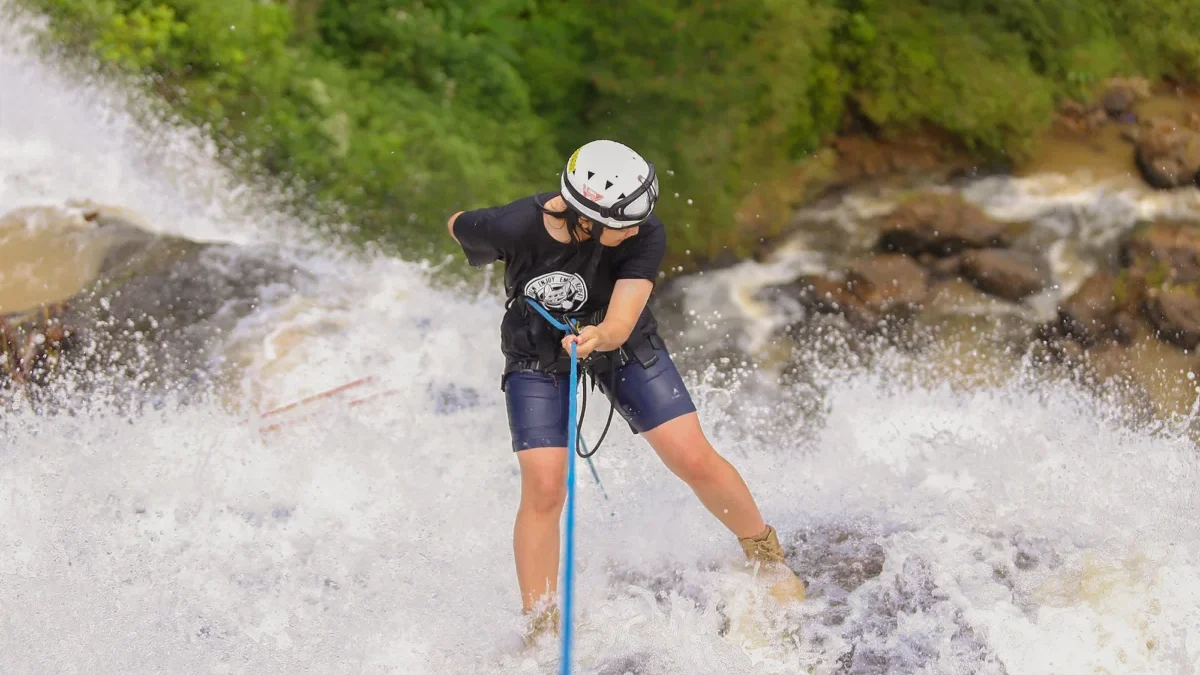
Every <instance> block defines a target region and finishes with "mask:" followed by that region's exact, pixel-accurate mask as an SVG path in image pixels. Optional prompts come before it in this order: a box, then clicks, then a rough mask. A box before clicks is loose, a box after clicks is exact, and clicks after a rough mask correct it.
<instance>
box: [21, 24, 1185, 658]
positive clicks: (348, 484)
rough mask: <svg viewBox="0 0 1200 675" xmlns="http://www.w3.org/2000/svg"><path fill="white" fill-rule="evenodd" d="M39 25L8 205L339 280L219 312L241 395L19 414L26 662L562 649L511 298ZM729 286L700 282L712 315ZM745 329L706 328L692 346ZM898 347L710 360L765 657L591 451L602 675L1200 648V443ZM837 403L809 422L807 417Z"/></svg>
mask: <svg viewBox="0 0 1200 675" xmlns="http://www.w3.org/2000/svg"><path fill="white" fill-rule="evenodd" d="M32 30H33V27H32V26H31V25H30V24H28V23H20V22H18V23H15V24H11V25H8V26H6V27H3V28H0V45H4V46H3V47H0V211H7V210H9V209H12V208H15V207H19V206H32V205H50V206H55V205H61V204H65V203H66V202H67V201H68V200H71V199H74V198H88V199H93V200H96V201H99V202H104V203H111V204H116V205H119V206H122V207H125V208H129V209H131V210H133V211H136V212H137V213H139V214H141V215H142V216H143V217H145V219H146V220H147V221H148V222H150V223H152V224H154V226H155V227H158V228H161V230H162V231H164V232H169V233H172V234H177V235H181V236H186V237H189V238H192V239H196V240H207V241H214V240H215V241H225V242H233V243H237V244H242V245H246V246H251V245H253V246H271V247H278V248H280V249H282V250H287V251H288V255H289V256H290V257H291V258H293V259H295V260H296V261H297V263H298V264H300V265H302V266H304V268H305V269H306V270H307V271H308V272H310V273H311V274H312V275H313V276H314V278H315V279H316V280H317V281H316V282H315V283H314V284H313V285H311V286H310V287H306V288H303V289H300V288H298V289H294V291H293V292H291V293H288V294H283V295H282V296H280V297H276V298H274V299H272V300H271V301H270V302H269V303H265V304H264V305H263V306H262V307H260V309H259V310H258V311H257V312H255V313H254V314H252V315H251V316H249V317H247V318H245V319H243V320H242V321H240V322H239V323H238V325H237V327H236V330H234V331H232V333H230V334H228V335H227V336H226V338H225V339H224V341H223V342H222V343H221V344H220V345H219V349H220V350H221V351H222V352H223V353H224V354H226V355H227V356H228V357H229V358H230V360H231V361H232V362H234V363H236V364H238V365H239V367H240V370H239V373H240V375H239V378H238V379H237V381H236V383H235V385H236V386H234V387H232V389H231V390H230V391H228V392H225V394H224V397H223V398H224V400H223V401H220V400H216V399H214V400H210V401H205V402H196V403H192V404H189V405H186V406H164V407H162V408H160V409H157V410H146V411H143V412H140V413H138V414H137V415H136V416H135V417H132V418H130V417H129V416H128V415H127V414H118V413H116V412H113V411H106V409H105V406H104V405H103V402H90V405H89V406H88V408H87V410H86V411H84V410H83V409H82V406H81V409H80V410H79V411H77V412H76V414H73V415H56V416H37V415H33V414H31V413H27V412H21V411H15V412H13V413H11V414H9V415H8V416H6V417H4V418H3V422H2V423H0V441H2V442H3V446H2V448H0V654H2V655H3V663H4V672H6V673H46V672H88V673H92V672H95V673H101V672H103V673H117V672H120V673H143V672H144V673H149V672H172V673H242V672H252V673H262V674H270V673H280V674H283V673H288V674H290V673H301V672H303V673H320V674H329V673H388V674H391V673H396V674H399V673H405V674H410V673H411V674H421V673H541V672H547V671H549V670H552V668H553V664H554V662H555V660H556V647H555V646H553V645H550V644H547V645H543V646H541V647H540V648H538V649H537V650H534V651H533V652H530V653H521V652H520V651H519V650H518V649H517V648H516V642H517V638H516V635H517V630H518V627H519V618H520V617H519V612H518V611H517V607H518V606H519V597H518V592H517V588H516V583H515V575H514V571H513V564H512V556H511V531H512V518H513V515H514V513H515V507H516V503H517V498H518V495H519V475H518V473H517V465H516V462H515V461H514V459H513V457H512V453H511V451H510V449H509V440H508V431H507V422H506V418H505V414H504V405H503V400H502V398H501V394H500V392H499V387H498V384H499V380H498V373H499V371H500V366H501V358H500V355H499V352H498V348H497V344H496V329H495V327H496V325H497V323H498V321H499V318H500V315H501V312H502V307H501V303H500V301H499V299H498V298H496V297H495V295H494V294H493V293H491V292H480V291H479V289H478V288H474V289H472V288H466V287H457V288H449V289H448V288H444V287H441V286H438V285H435V284H433V283H431V282H430V281H429V276H430V275H429V270H428V266H427V265H423V264H419V263H413V262H406V261H402V260H397V259H393V258H388V257H383V256H358V255H350V254H348V253H340V252H337V251H330V250H329V248H328V247H322V248H320V249H318V248H317V247H315V246H308V245H307V244H306V242H308V241H309V239H308V235H307V234H305V229H304V228H305V224H304V223H293V222H291V221H289V220H288V219H286V218H284V217H283V216H280V215H278V214H274V213H272V212H266V213H263V212H257V211H254V210H252V209H249V208H248V207H247V206H246V204H247V203H248V202H253V201H254V196H255V194H256V192H255V190H256V188H253V187H250V186H245V185H239V184H237V183H236V181H234V180H233V179H232V178H230V177H229V176H228V175H227V174H226V173H225V172H223V171H221V170H220V169H219V168H217V166H216V165H215V163H214V162H213V161H212V159H211V158H212V155H211V152H210V150H208V149H207V148H206V147H205V145H204V144H203V143H201V142H199V141H197V140H196V136H195V135H194V134H190V133H188V132H186V131H178V130H175V129H171V128H166V127H162V128H155V127H145V126H142V127H139V126H137V125H136V124H134V123H133V121H132V119H133V118H132V117H130V116H129V115H128V114H127V113H125V112H123V111H122V108H121V106H120V105H118V104H117V101H118V100H119V97H118V96H116V95H114V94H113V93H112V91H111V90H106V89H105V88H103V87H101V86H98V85H81V84H78V83H72V82H69V81H67V80H66V79H63V78H60V76H59V75H57V74H56V71H55V70H54V69H53V68H51V67H49V66H47V65H46V64H43V63H41V62H39V61H38V60H37V59H35V58H34V57H33V56H31V55H30V54H31V52H30V50H29V49H28V47H27V45H25V44H24V43H23V42H22V35H23V34H26V33H28V32H30V31H32ZM1029 180H1030V179H1026V183H1024V185H1028V184H1029V183H1028V181H1029ZM1004 185H1005V186H1006V189H1007V186H1010V184H1008V183H1005V184H1004ZM1016 191H1017V189H1016V188H1014V189H1013V190H1012V191H1010V192H1008V193H1006V194H1015V192H1016ZM1013 199H1014V200H1016V203H1017V204H1019V203H1020V198H1019V197H1014V198H1013ZM706 288H708V289H709V291H710V292H711V291H712V287H706ZM715 296H719V293H716V294H715V295H713V294H712V293H710V295H709V296H704V297H693V296H689V295H688V294H684V296H683V299H682V301H681V302H682V304H683V305H684V306H683V308H682V309H683V310H684V311H683V316H688V314H687V310H688V302H689V300H690V299H694V300H695V301H696V302H697V303H700V301H701V300H704V302H716V301H715V300H713V297H715ZM698 306H705V305H704V304H703V303H701V304H699V305H698ZM721 306H722V307H723V308H724V310H725V312H726V315H727V316H726V319H727V320H730V321H734V320H736V319H737V318H738V316H739V315H738V313H737V311H736V306H737V303H736V302H727V303H726V304H723V305H721ZM727 328H728V325H727V324H725V323H722V324H711V325H708V326H707V327H706V326H705V325H704V319H696V323H694V324H690V325H689V328H688V332H687V334H686V335H685V336H682V337H681V336H676V337H675V338H674V341H675V342H677V345H676V346H678V347H680V348H681V350H682V348H685V347H689V346H693V345H697V344H700V343H702V342H703V341H704V339H705V334H706V331H708V333H710V334H711V333H713V332H714V331H715V332H720V331H723V330H726V329H727ZM668 337H671V336H668ZM709 337H711V335H709ZM904 358H905V357H902V356H891V357H887V358H884V359H883V360H882V361H881V363H882V364H883V365H882V367H876V368H871V369H866V368H859V369H848V370H841V369H836V368H833V367H823V366H821V364H819V363H817V364H815V365H814V366H813V369H814V373H813V375H814V377H815V378H816V379H818V380H820V381H821V382H822V386H821V387H820V389H819V392H820V393H819V394H818V393H816V391H817V390H813V391H811V392H810V391H808V390H802V391H797V390H788V389H786V388H785V389H781V388H779V387H778V386H777V385H775V383H774V381H773V379H772V376H771V375H769V374H767V373H766V372H765V371H761V370H758V369H756V368H755V367H754V365H753V364H747V365H746V366H740V365H738V364H737V363H734V364H733V365H731V366H730V367H728V368H725V369H724V370H722V371H721V372H719V373H718V372H717V371H718V370H719V369H717V368H715V367H713V366H710V365H708V364H706V363H705V362H704V359H702V358H699V357H698V356H693V357H688V356H683V357H681V361H682V362H685V363H687V364H688V365H691V366H694V368H689V370H688V372H687V376H688V378H689V383H690V385H691V386H692V388H693V394H694V396H695V397H696V399H697V402H698V404H699V407H700V408H701V412H702V415H703V419H704V421H705V425H706V427H708V428H709V429H710V430H712V431H713V436H714V440H715V442H716V444H717V445H718V447H719V448H720V449H721V450H722V451H723V452H724V453H725V454H726V455H727V456H728V457H729V458H730V459H731V461H733V462H734V463H735V464H736V465H737V466H738V468H739V469H740V470H741V471H742V472H743V474H744V475H745V477H746V479H747V481H748V482H749V484H750V486H751V488H752V490H753V491H754V493H755V495H756V497H757V499H758V500H759V502H760V505H761V507H762V508H763V510H764V512H765V514H766V515H767V517H768V520H770V521H771V522H773V523H775V524H776V525H777V527H778V528H779V529H780V531H781V533H782V534H783V537H784V539H785V543H786V544H787V546H788V548H789V550H790V551H791V553H792V557H791V562H792V565H793V567H794V568H796V569H797V570H799V571H800V573H801V574H802V575H803V576H804V578H805V579H806V580H807V582H808V583H809V590H810V597H811V600H810V601H809V602H808V603H807V604H806V606H805V607H804V608H803V609H802V610H801V611H800V612H799V615H798V616H795V617H792V618H793V620H794V622H795V625H794V626H792V627H791V629H790V630H786V631H780V633H779V636H778V638H777V639H775V640H773V644H772V645H771V646H770V647H769V648H767V649H765V650H761V651H757V652H754V651H752V652H747V651H745V650H743V649H742V648H741V647H740V646H739V644H738V643H737V641H736V640H734V639H732V638H731V637H730V636H727V635H725V634H724V633H725V628H726V625H727V623H728V611H727V609H728V605H729V603H730V602H731V600H732V597H733V596H732V595H730V593H729V587H730V586H729V584H730V581H729V575H728V574H727V573H726V572H725V570H727V569H728V568H729V567H731V566H732V565H733V563H734V562H735V561H736V560H737V556H738V555H739V551H738V549H737V546H736V544H735V542H734V541H733V539H732V537H731V536H730V535H729V534H728V533H726V532H724V531H723V530H722V529H721V528H720V526H719V524H718V523H717V522H716V521H715V519H713V518H712V517H711V516H709V515H708V514H707V513H706V512H704V511H703V509H702V508H701V507H700V505H699V504H698V502H697V501H696V499H695V498H694V496H693V495H692V494H691V493H690V491H689V490H688V489H687V488H686V486H684V485H683V484H682V483H680V482H679V481H678V480H676V479H674V478H673V477H672V476H671V475H670V474H669V473H668V471H667V470H666V469H664V468H663V467H662V466H661V464H660V463H658V461H657V460H656V458H655V457H654V454H653V452H652V451H650V450H649V449H648V448H647V447H646V446H645V445H644V444H643V442H642V441H641V440H640V439H637V438H636V437H634V436H632V435H631V434H630V433H629V432H628V429H626V428H624V427H622V426H621V425H614V428H613V431H611V432H610V436H609V440H607V441H606V443H605V447H604V449H603V451H602V452H601V453H600V454H599V455H598V458H597V459H598V465H599V469H600V471H601V472H602V476H603V478H604V481H605V488H606V490H607V492H608V494H609V495H610V497H611V498H612V501H605V500H604V498H603V497H602V496H601V495H600V492H599V490H598V489H597V488H596V487H595V486H594V485H592V484H591V483H589V482H588V481H587V479H586V474H584V475H583V477H582V480H581V483H580V487H579V489H580V494H579V499H580V502H579V523H578V524H579V527H580V531H579V535H578V546H579V549H578V555H579V563H580V569H579V573H578V583H579V589H578V592H579V596H578V603H579V607H580V615H579V617H578V621H579V630H578V633H577V634H578V650H577V651H578V654H579V663H578V664H577V672H581V673H596V674H601V673H602V674H605V675H620V674H621V673H644V674H647V675H649V674H657V673H713V674H716V673H722V674H725V673H758V672H761V673H796V672H815V673H864V674H866V673H914V672H923V673H1010V674H1018V673H1019V674H1025V673H1096V672H1111V673H1198V672H1200V610H1198V609H1197V608H1198V607H1200V569H1198V568H1197V566H1196V564H1195V562H1194V561H1195V559H1196V556H1197V554H1200V524H1198V523H1200V518H1198V517H1197V516H1200V502H1198V500H1200V498H1198V497H1197V494H1198V491H1197V481H1198V479H1200V467H1198V466H1197V461H1196V450H1195V447H1194V446H1193V445H1192V444H1191V443H1190V442H1189V441H1187V440H1186V438H1185V437H1184V436H1183V435H1182V434H1178V433H1176V432H1175V431H1174V430H1173V429H1174V427H1171V426H1169V425H1163V426H1162V427H1160V428H1146V427H1133V426H1131V425H1130V424H1129V423H1127V422H1125V421H1123V419H1124V418H1123V416H1122V414H1121V410H1120V409H1119V408H1118V407H1116V405H1115V404H1113V403H1110V402H1107V401H1104V400H1096V399H1095V398H1093V397H1091V396H1089V395H1087V394H1085V393H1083V392H1081V391H1078V390H1076V389H1074V388H1072V387H1070V386H1068V385H1065V384H1047V383H1044V382H1042V383H1038V382H1034V381H1024V380H1020V379H1018V380H1016V381H1012V382H1009V383H1007V384H1003V385H1000V386H994V387H988V388H983V389H978V390H974V391H967V392H964V391H962V390H960V389H953V388H951V387H949V386H930V385H920V384H914V383H913V382H910V381H906V380H904V379H903V378H897V377H891V376H889V375H888V374H887V373H888V372H889V366H895V365H897V363H898V362H900V361H903V360H904ZM910 365H911V364H910ZM366 375H372V376H374V377H375V381H374V383H373V384H371V385H370V387H373V389H372V390H371V391H373V392H374V393H378V394H386V395H380V396H379V397H377V398H367V396H365V395H360V394H357V393H348V394H347V395H346V396H343V397H340V398H331V399H328V400H322V401H319V402H315V403H313V404H310V405H309V406H308V407H307V408H306V409H305V414H307V415H310V416H311V417H310V418H309V419H298V418H293V419H291V420H290V421H289V423H286V424H283V425H281V426H280V427H279V428H278V429H276V430H272V431H271V432H269V433H263V432H261V431H260V428H261V426H262V425H261V424H260V423H259V422H258V420H256V419H255V416H254V414H253V412H254V411H255V410H266V409H268V408H272V407H274V406H277V405H281V404H284V403H287V402H289V401H294V400H297V399H300V398H302V397H304V396H308V395H312V394H315V393H318V392H322V391H325V390H327V389H329V388H331V387H334V386H337V385H340V384H342V383H344V382H347V381H350V380H354V379H357V378H360V377H363V376H366ZM751 382H757V384H758V386H757V387H756V388H755V389H754V393H753V394H748V393H746V392H745V391H743V390H742V389H740V388H739V387H742V386H743V385H744V384H748V383H751ZM364 393H365V392H364ZM810 396H811V397H815V396H821V397H823V398H822V400H821V401H820V402H819V404H818V405H815V406H812V407H813V408H814V409H815V410H817V411H818V412H817V413H816V414H812V415H803V416H800V417H799V418H796V417H794V416H791V415H788V414H786V411H784V410H782V409H781V408H784V407H791V406H797V405H800V404H801V403H802V402H803V403H811V401H802V399H805V398H806V397H810ZM352 397H357V400H358V401H360V403H359V404H358V405H350V404H349V403H347V400H348V399H349V398H352ZM731 401H736V402H737V403H738V405H737V406H730V405H729V403H730V402H731ZM600 408H601V406H595V407H594V408H593V410H592V411H590V412H589V421H588V425H587V427H586V428H587V429H588V430H591V431H592V433H594V430H596V429H597V428H598V427H597V426H596V425H597V422H598V421H600V422H602V419H603V415H604V413H606V412H607V411H606V410H601V409H600ZM589 437H590V436H589Z"/></svg>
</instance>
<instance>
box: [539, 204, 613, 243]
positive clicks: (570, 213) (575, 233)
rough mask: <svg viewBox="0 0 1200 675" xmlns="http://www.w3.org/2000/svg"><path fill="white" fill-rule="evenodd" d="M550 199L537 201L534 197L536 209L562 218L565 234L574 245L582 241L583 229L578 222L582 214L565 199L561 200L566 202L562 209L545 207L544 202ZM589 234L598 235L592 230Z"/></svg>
mask: <svg viewBox="0 0 1200 675" xmlns="http://www.w3.org/2000/svg"><path fill="white" fill-rule="evenodd" d="M550 199H553V197H551V198H550ZM550 199H547V200H546V201H539V200H538V199H537V198H534V200H533V201H534V203H535V204H537V207H538V210H539V211H541V212H542V213H545V214H546V215H549V216H554V217H555V218H562V219H563V220H565V221H567V236H569V237H570V238H571V242H572V243H574V244H576V245H578V244H581V243H583V237H582V236H581V235H582V234H583V232H584V230H583V225H582V224H581V223H580V222H579V219H580V218H582V217H584V216H583V214H581V213H579V212H578V211H576V210H575V209H574V208H573V207H572V206H571V204H570V202H566V200H565V199H564V200H563V201H564V202H566V208H565V209H563V210H562V211H551V210H550V209H547V208H546V203H547V202H549V201H550ZM592 226H593V227H595V222H594V221H593V223H592ZM591 234H592V235H593V236H597V237H598V236H599V235H596V233H594V232H593V233H591Z"/></svg>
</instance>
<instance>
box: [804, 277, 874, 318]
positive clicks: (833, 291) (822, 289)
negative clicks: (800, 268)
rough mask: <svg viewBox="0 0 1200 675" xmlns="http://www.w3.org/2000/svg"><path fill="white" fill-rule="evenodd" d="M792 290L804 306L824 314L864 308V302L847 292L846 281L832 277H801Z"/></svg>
mask: <svg viewBox="0 0 1200 675" xmlns="http://www.w3.org/2000/svg"><path fill="white" fill-rule="evenodd" d="M791 288H792V291H793V293H794V294H795V297H796V299H797V300H799V301H800V304H801V305H802V306H804V307H806V308H808V309H812V310H815V311H817V312H821V313H823V314H837V313H843V312H846V311H848V310H852V309H855V308H862V302H861V301H860V300H859V299H858V298H856V297H854V294H853V293H851V292H850V291H848V290H846V284H845V281H843V280H839V279H835V278H833V277H831V276H827V275H815V276H806V277H801V278H800V279H798V280H796V282H795V283H794V284H792V286H791ZM863 309H865V308H863Z"/></svg>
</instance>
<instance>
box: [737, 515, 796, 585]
mask: <svg viewBox="0 0 1200 675" xmlns="http://www.w3.org/2000/svg"><path fill="white" fill-rule="evenodd" d="M738 543H740V544H741V545H742V550H743V551H745V553H746V560H748V561H750V562H758V563H761V565H760V566H759V570H758V574H759V577H760V578H762V579H763V580H764V581H766V582H767V583H769V584H770V587H771V591H770V593H771V597H773V598H775V600H776V601H778V602H781V603H788V602H799V601H801V600H804V598H805V593H804V582H803V581H800V578H799V577H797V576H796V573H795V572H793V571H792V570H791V568H789V567H788V566H787V563H786V562H785V561H784V557H783V547H782V546H780V545H779V537H778V536H777V535H776V534H775V528H773V527H771V526H770V525H767V531H766V532H763V533H762V534H760V535H758V536H756V537H746V538H744V539H738Z"/></svg>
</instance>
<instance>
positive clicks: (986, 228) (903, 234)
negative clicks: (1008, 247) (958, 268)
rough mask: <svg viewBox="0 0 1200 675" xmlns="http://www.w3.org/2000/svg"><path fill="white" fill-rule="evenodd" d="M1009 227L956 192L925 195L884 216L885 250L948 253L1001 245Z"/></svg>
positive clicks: (883, 238)
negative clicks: (993, 218)
mask: <svg viewBox="0 0 1200 675" xmlns="http://www.w3.org/2000/svg"><path fill="white" fill-rule="evenodd" d="M1005 230H1006V227H1005V226H1004V225H1003V224H1001V223H997V222H996V221H994V220H992V219H991V218H989V217H988V215H987V214H986V213H984V212H983V210H982V209H980V208H979V207H977V206H975V205H973V204H970V203H968V202H966V201H964V200H963V199H962V198H960V197H958V196H955V195H941V194H924V195H921V196H919V197H915V198H913V199H910V200H908V201H906V202H904V203H902V204H901V205H900V206H898V207H896V209H895V210H894V211H892V213H891V214H889V215H888V216H886V217H885V219H884V222H883V227H882V233H881V236H880V239H879V248H880V250H883V251H889V252H900V253H908V254H910V255H920V254H921V253H932V254H934V255H938V256H947V255H952V254H955V253H959V252H961V251H963V250H965V249H969V248H986V247H991V246H1002V245H1004V243H1005V240H1006V237H1005Z"/></svg>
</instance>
